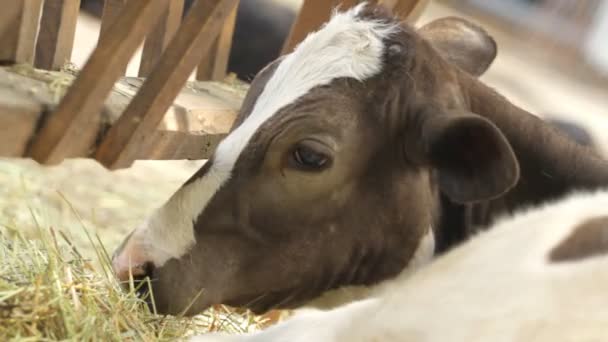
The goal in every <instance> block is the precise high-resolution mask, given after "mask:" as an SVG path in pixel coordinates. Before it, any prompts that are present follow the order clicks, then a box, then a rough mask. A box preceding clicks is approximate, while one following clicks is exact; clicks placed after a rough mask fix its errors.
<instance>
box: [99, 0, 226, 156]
mask: <svg viewBox="0 0 608 342" xmlns="http://www.w3.org/2000/svg"><path fill="white" fill-rule="evenodd" d="M236 3H237V0H198V1H196V2H195V3H194V4H193V5H192V8H191V9H190V11H189V13H188V15H187V16H186V18H185V20H184V22H183V24H182V25H181V26H180V28H179V30H178V32H177V33H176V34H175V37H174V38H173V39H172V40H171V42H170V43H169V46H168V47H167V49H166V52H165V53H164V54H163V55H162V57H161V59H160V60H159V61H158V64H157V67H156V68H155V69H154V71H153V72H152V73H151V74H150V75H149V76H148V78H147V79H146V82H145V83H144V85H143V86H142V88H141V89H140V91H139V92H138V93H137V95H136V96H135V98H134V99H133V101H131V103H130V104H129V106H128V107H127V109H126V110H125V112H124V113H123V115H122V116H121V117H120V118H119V120H118V122H117V123H116V124H115V125H113V126H112V128H111V129H110V131H109V132H108V134H107V135H106V137H105V138H104V140H103V141H102V143H101V146H100V147H99V149H98V151H97V153H96V155H95V157H96V159H97V160H98V161H100V162H101V163H102V164H103V165H105V166H106V167H108V168H117V167H126V166H130V165H131V163H132V162H133V160H135V159H136V158H137V157H138V156H140V155H141V153H140V147H141V146H142V144H145V138H146V136H147V135H149V133H150V131H152V130H154V129H155V128H156V127H157V125H158V123H159V122H160V121H161V120H162V118H163V116H164V114H165V112H166V111H167V109H168V108H169V107H170V106H171V103H172V102H173V100H174V99H175V97H176V96H177V94H178V93H179V92H180V89H181V88H182V86H183V85H184V84H185V83H186V81H187V79H188V76H189V75H190V73H191V72H192V71H193V70H194V68H195V67H196V64H197V63H198V62H199V61H200V60H201V58H202V57H203V55H204V54H206V53H207V51H209V49H210V48H211V45H212V43H213V41H212V40H210V39H208V38H209V37H213V36H216V35H217V34H219V31H220V30H221V28H222V24H223V22H224V21H225V19H226V18H227V17H228V15H229V14H230V12H231V10H232V8H234V5H235V4H236Z"/></svg>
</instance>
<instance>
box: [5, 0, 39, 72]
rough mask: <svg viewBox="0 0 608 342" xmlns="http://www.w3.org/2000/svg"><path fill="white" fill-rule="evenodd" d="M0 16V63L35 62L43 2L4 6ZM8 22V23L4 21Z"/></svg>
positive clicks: (35, 0)
mask: <svg viewBox="0 0 608 342" xmlns="http://www.w3.org/2000/svg"><path fill="white" fill-rule="evenodd" d="M4 11H6V13H3V14H2V15H1V16H0V19H1V20H2V21H3V23H2V24H0V27H4V29H2V30H0V32H1V34H0V62H2V63H30V64H33V62H34V48H35V46H36V34H37V33H38V23H39V20H40V13H41V11H42V0H19V1H11V2H7V3H4V4H3V8H2V11H0V12H4ZM4 20H7V21H4Z"/></svg>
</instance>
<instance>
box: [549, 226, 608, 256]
mask: <svg viewBox="0 0 608 342" xmlns="http://www.w3.org/2000/svg"><path fill="white" fill-rule="evenodd" d="M602 254H608V216H603V217H597V218H594V219H591V220H588V221H586V222H584V223H582V224H580V225H579V226H578V227H576V228H575V229H574V230H573V232H572V234H570V236H568V237H567V238H566V239H565V240H564V241H562V242H561V243H560V244H559V245H557V246H555V248H553V249H552V250H551V252H550V254H549V260H550V261H551V262H569V261H578V260H581V259H586V258H591V257H594V256H597V255H602Z"/></svg>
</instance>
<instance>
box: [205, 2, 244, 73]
mask: <svg viewBox="0 0 608 342" xmlns="http://www.w3.org/2000/svg"><path fill="white" fill-rule="evenodd" d="M237 11H238V1H237V3H236V5H235V6H234V8H233V9H232V11H231V12H230V15H229V16H228V18H226V22H225V23H224V26H223V27H222V31H221V32H220V35H219V37H217V38H216V39H215V41H214V43H213V46H212V48H211V49H210V50H209V51H210V52H209V53H207V55H206V56H205V57H204V58H203V60H202V61H201V63H200V64H199V65H198V69H197V71H196V79H197V80H213V81H219V80H222V79H224V77H226V72H227V71H228V59H229V58H230V49H231V48H232V36H233V34H234V25H235V23H236V14H237Z"/></svg>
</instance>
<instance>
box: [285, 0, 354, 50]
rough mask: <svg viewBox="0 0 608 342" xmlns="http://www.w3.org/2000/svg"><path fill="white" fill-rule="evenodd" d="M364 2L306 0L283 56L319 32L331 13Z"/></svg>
mask: <svg viewBox="0 0 608 342" xmlns="http://www.w3.org/2000/svg"><path fill="white" fill-rule="evenodd" d="M361 1H362V0H304V3H303V4H302V7H301V8H300V11H299V12H298V15H297V17H296V20H295V22H294V24H293V25H292V27H291V30H290V32H289V35H288V36H287V39H286V40H285V44H284V45H283V51H282V53H283V54H286V53H289V52H291V51H292V50H293V49H294V48H295V47H296V46H297V45H298V44H299V43H300V42H301V41H302V40H304V38H306V36H307V35H308V33H310V32H312V31H316V30H318V29H319V28H320V27H321V25H323V24H324V23H325V22H326V21H327V20H329V17H330V15H331V11H332V10H333V9H334V8H336V6H340V9H342V10H345V9H348V8H351V7H353V6H355V5H357V4H358V3H360V2H361Z"/></svg>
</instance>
